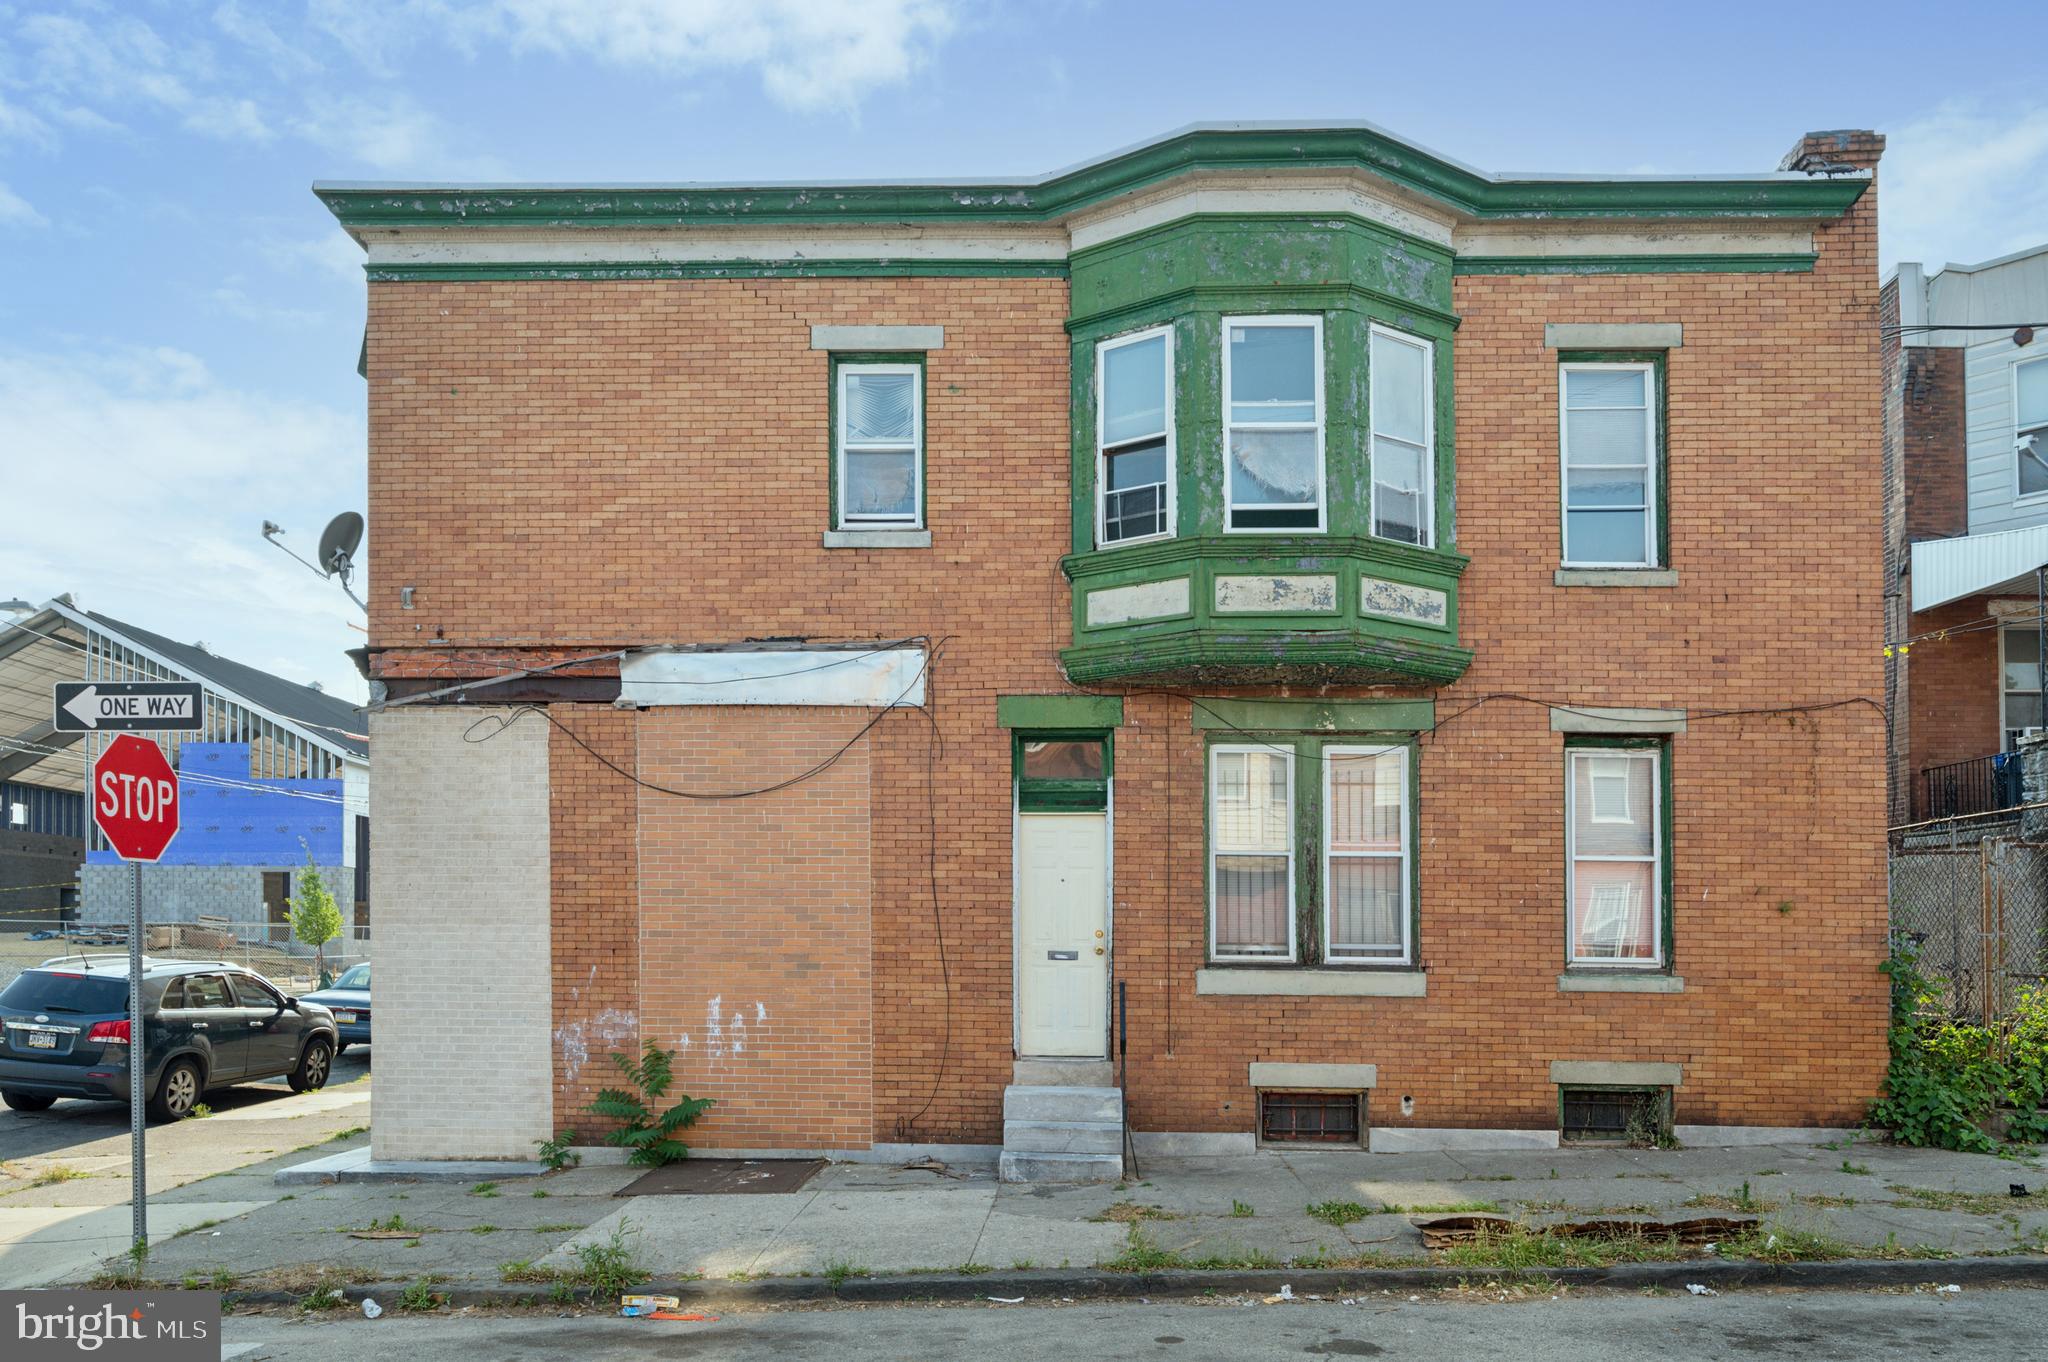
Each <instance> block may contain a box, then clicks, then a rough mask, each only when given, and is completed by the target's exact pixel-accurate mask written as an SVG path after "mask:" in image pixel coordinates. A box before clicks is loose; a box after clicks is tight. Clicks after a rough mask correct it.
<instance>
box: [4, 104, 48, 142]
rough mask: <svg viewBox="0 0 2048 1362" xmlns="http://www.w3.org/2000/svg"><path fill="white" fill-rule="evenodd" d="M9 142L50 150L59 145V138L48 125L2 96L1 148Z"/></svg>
mask: <svg viewBox="0 0 2048 1362" xmlns="http://www.w3.org/2000/svg"><path fill="white" fill-rule="evenodd" d="M9 142H22V143H26V144H27V145H29V146H33V147H44V148H48V147H53V146H55V145H56V144H57V136H56V134H55V133H54V132H52V131H51V130H50V125H49V124H48V123H46V122H44V121H43V120H42V119H41V118H39V117H37V116H36V115H35V114H33V113H31V112H30V111H29V110H27V109H25V108H23V107H22V106H21V105H19V104H15V103H11V102H10V101H9V100H8V98H7V96H5V95H0V146H4V145H5V144H7V143H9Z"/></svg>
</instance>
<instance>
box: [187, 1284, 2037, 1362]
mask: <svg viewBox="0 0 2048 1362" xmlns="http://www.w3.org/2000/svg"><path fill="white" fill-rule="evenodd" d="M1929 1268H1930V1280H1929V1284H1928V1286H1926V1287H1923V1288H1920V1289H1918V1290H1915V1291H1912V1292H1897V1293H1880V1292H1854V1293H1847V1292H1845V1293H1826V1294H1822V1293H1801V1292H1772V1291H1759V1292H1743V1293H1730V1294H1723V1295H1718V1296H1710V1297H1695V1296H1689V1295H1685V1294H1682V1293H1680V1294H1669V1295H1657V1296H1644V1295H1634V1294H1615V1293H1607V1294H1593V1295H1582V1296H1573V1297H1569V1298H1566V1299H1552V1298H1550V1297H1549V1296H1547V1295H1546V1296H1538V1297H1536V1298H1534V1299H1518V1300H1509V1301H1496V1300H1490V1299H1486V1298H1484V1297H1483V1296H1481V1295H1479V1294H1477V1293H1475V1294H1473V1295H1471V1296H1448V1297H1432V1298H1426V1299H1422V1300H1414V1301H1411V1300H1408V1299H1405V1298H1402V1297H1384V1296H1377V1295H1375V1296H1369V1297H1366V1298H1364V1299H1362V1300H1359V1301H1357V1302H1356V1303H1353V1304H1348V1305H1347V1304H1338V1303H1334V1302H1325V1303H1316V1302H1299V1303H1294V1304H1282V1305H1265V1304H1260V1303H1257V1302H1246V1301H1242V1300H1238V1301H1223V1302H1218V1303H1215V1304H1204V1305H1144V1304H1127V1305H1095V1304H1088V1305H1070V1306H1047V1307H1033V1306H1003V1305H997V1304H983V1305H979V1306H963V1307H954V1308H933V1307H907V1306H895V1307H875V1308H870V1309H822V1310H807V1311H784V1312H773V1313H749V1314H728V1315H725V1316H723V1317H721V1318H719V1319H718V1320H716V1321H713V1322H705V1323H688V1322H661V1321H651V1320H626V1319H619V1318H616V1317H608V1316H598V1315H589V1316H583V1317H579V1318H561V1317H557V1316H554V1315H546V1314H542V1315H524V1316H487V1315H474V1314H472V1315H468V1316H446V1315H442V1316H432V1317H429V1316H408V1315H402V1314H399V1313H397V1312H396V1311H392V1312H390V1313H387V1314H385V1315H384V1316H383V1317H382V1318H380V1319H376V1320H368V1319H364V1318H363V1317H362V1316H361V1315H360V1314H357V1313H355V1312H350V1313H348V1314H346V1315H335V1316H321V1317H304V1316H299V1317H294V1316H292V1315H289V1314H283V1313H280V1314H275V1315H261V1316H233V1317H230V1318H229V1319H228V1320H227V1321H226V1322H225V1326H224V1330H223V1339H222V1349H221V1358H222V1362H300V1360H301V1359H329V1358H333V1359H341V1358H360V1357H365V1356H376V1355H385V1356H391V1355H401V1354H402V1355H403V1356H404V1357H405V1358H406V1359H407V1362H443V1360H444V1359H446V1360H447V1362H458V1360H459V1362H475V1359H478V1358H490V1359H492V1362H522V1360H523V1359H534V1360H535V1362H538V1360H539V1359H556V1358H565V1357H591V1358H597V1357H601V1358H605V1359H607V1362H611V1359H632V1358H657V1357H658V1358H674V1357H689V1358H692V1359H717V1360H719V1362H726V1360H727V1359H732V1360H735V1362H737V1360H739V1359H756V1358H791V1357H820V1358H832V1359H834V1360H835V1362H866V1360H867V1359H875V1360H876V1362H879V1360H880V1359H892V1360H893V1359H918V1360H919V1362H928V1360H929V1359H941V1358H972V1359H985V1358H1000V1359H1018V1360H1019V1362H1036V1360H1037V1359H1046V1360H1047V1362H1084V1360H1085V1359H1095V1358H1117V1359H1123V1358H1160V1359H1166V1360H1167V1362H1206V1360H1207V1359H1212V1358H1213V1359H1219V1362H1221V1360H1223V1359H1229V1360H1230V1362H1237V1360H1238V1359H1245V1358H1279V1357H1310V1358H1320V1357H1384V1358H1390V1359H1393V1358H1399V1359H1403V1360H1404V1362H1435V1360H1436V1359H1442V1360H1443V1362H1469V1360H1470V1359H1473V1358H1492V1357H1507V1358H1525V1357H1527V1358H1562V1359H1569V1360H1570V1362H1624V1359H1625V1360H1626V1362H1638V1360H1639V1359H1642V1358H1646V1357H1664V1358H1671V1359H1687V1362H1692V1360H1693V1359H1722V1358H1726V1359H1741V1360H1742V1362H1755V1359H1758V1358H1776V1357H1783V1358H1798V1359H1801V1362H1814V1360H1816V1359H1834V1358H1842V1359H1866V1358H1874V1357H1912V1358H1960V1359H1973V1360H1974V1359H2007V1358H2015V1359H2016V1358H2038V1357H2039V1356H2040V1328H2041V1319H2042V1318H2043V1311H2044V1310H2048V1291H2041V1290H2018V1289H2012V1290H1965V1291H1962V1292H1959V1293H1953V1294H1951V1293H1945V1292H1939V1291H1936V1290H1934V1289H1933V1288H1934V1287H1935V1286H1937V1285H1939V1284H1940V1283H1939V1280H1938V1274H1939V1271H1940V1266H1939V1264H1930V1265H1929ZM391 1304H395V1302H393V1303H391Z"/></svg>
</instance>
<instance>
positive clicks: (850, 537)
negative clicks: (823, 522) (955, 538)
mask: <svg viewBox="0 0 2048 1362" xmlns="http://www.w3.org/2000/svg"><path fill="white" fill-rule="evenodd" d="M931 546H932V532H931V531H930V530H827V531H825V547H826V548H828V549H928V548H930V547H931Z"/></svg>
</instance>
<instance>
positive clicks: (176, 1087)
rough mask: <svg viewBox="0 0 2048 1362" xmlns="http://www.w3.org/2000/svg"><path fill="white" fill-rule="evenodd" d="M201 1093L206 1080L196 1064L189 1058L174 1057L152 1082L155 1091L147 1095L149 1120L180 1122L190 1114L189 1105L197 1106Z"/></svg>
mask: <svg viewBox="0 0 2048 1362" xmlns="http://www.w3.org/2000/svg"><path fill="white" fill-rule="evenodd" d="M205 1092H206V1080H205V1078H204V1076H203V1075H201V1074H200V1072H199V1065H198V1064H196V1063H195V1062H193V1061H192V1060H189V1059H174V1060H172V1061H171V1062H170V1063H169V1064H167V1065H165V1066H164V1072H163V1076H162V1077H161V1078H159V1079H157V1081H156V1091H155V1092H153V1093H151V1094H150V1097H149V1119H150V1120H152V1121H182V1120H184V1119H185V1118H186V1117H187V1116H190V1115H191V1114H192V1108H194V1107H196V1106H198V1105H199V1099H200V1097H201V1096H203V1095H204V1094H205Z"/></svg>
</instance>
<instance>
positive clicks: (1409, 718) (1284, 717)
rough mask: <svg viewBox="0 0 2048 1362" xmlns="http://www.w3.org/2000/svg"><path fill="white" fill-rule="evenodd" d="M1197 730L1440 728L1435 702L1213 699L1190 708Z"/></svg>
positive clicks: (1383, 730) (1412, 730) (1407, 730)
mask: <svg viewBox="0 0 2048 1362" xmlns="http://www.w3.org/2000/svg"><path fill="white" fill-rule="evenodd" d="M1188 726H1189V727H1190V728H1192V729H1193V730H1194V731H1195V732H1197V733H1201V732H1206V731H1208V730H1210V729H1226V730H1230V729H1238V730H1246V731H1253V732H1260V731H1267V732H1276V733H1417V732H1420V731H1422V730H1423V729H1425V728H1434V727H1436V702H1435V701H1434V700H1211V699H1204V700H1203V701H1202V702H1201V703H1200V704H1198V705H1196V706H1194V707H1193V708H1192V709H1190V710H1189V711H1188Z"/></svg>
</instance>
